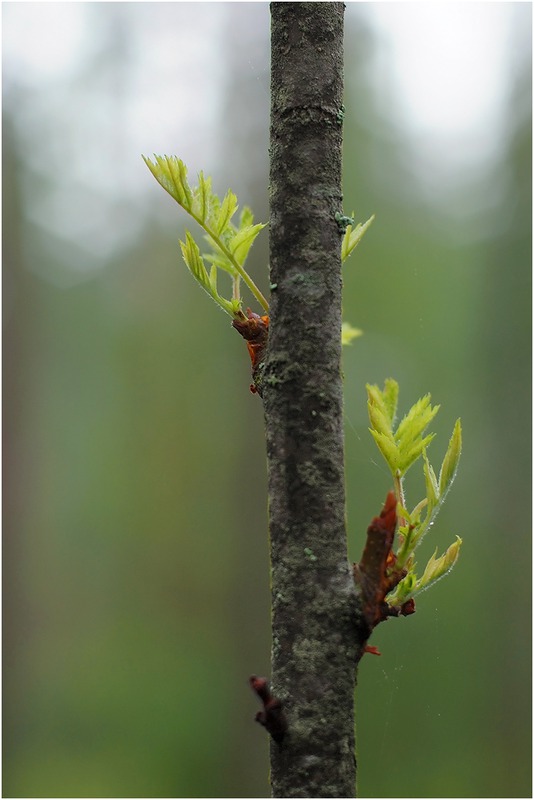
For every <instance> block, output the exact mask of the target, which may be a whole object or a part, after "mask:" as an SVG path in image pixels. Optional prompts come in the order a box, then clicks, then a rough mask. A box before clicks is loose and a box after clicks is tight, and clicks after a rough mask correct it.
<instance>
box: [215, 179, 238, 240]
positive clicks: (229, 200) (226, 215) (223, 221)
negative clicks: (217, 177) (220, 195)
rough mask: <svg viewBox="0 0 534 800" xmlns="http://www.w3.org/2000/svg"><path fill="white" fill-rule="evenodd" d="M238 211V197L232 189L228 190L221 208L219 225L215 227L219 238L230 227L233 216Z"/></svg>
mask: <svg viewBox="0 0 534 800" xmlns="http://www.w3.org/2000/svg"><path fill="white" fill-rule="evenodd" d="M236 211H237V197H236V196H235V194H234V193H233V192H232V190H231V189H228V191H227V192H226V194H225V196H224V200H223V201H222V203H221V208H220V211H219V217H218V219H217V223H216V226H215V231H216V233H217V235H218V236H220V235H221V234H222V233H223V232H224V231H225V230H226V228H227V227H228V223H229V222H230V220H231V219H232V217H233V215H234V214H235V212H236Z"/></svg>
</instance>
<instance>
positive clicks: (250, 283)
mask: <svg viewBox="0 0 534 800" xmlns="http://www.w3.org/2000/svg"><path fill="white" fill-rule="evenodd" d="M185 210H186V211H187V212H188V213H189V215H190V216H191V217H193V219H194V220H195V221H196V222H198V224H199V225H200V227H201V228H203V229H204V230H205V231H206V233H207V234H208V236H210V237H211V239H213V241H214V242H215V244H216V245H217V247H218V248H219V250H220V251H221V252H222V253H224V255H225V256H226V257H227V258H228V260H229V261H230V262H231V263H232V266H233V267H234V269H235V270H236V272H237V273H238V275H239V276H240V277H241V278H243V280H244V281H245V283H246V285H247V286H248V288H249V289H250V291H251V292H252V294H253V295H254V297H255V298H256V300H257V301H258V303H259V304H260V305H261V307H262V308H263V309H264V311H269V303H268V301H267V300H266V298H265V297H264V295H263V294H262V292H261V291H260V290H259V289H258V287H257V286H256V284H255V283H254V281H253V280H252V278H251V277H250V275H249V274H248V272H247V271H246V270H245V269H244V267H242V266H241V264H240V263H239V262H238V261H237V260H236V259H235V257H234V255H233V254H232V253H231V252H230V250H228V248H227V247H226V245H225V244H224V242H223V241H222V240H221V239H220V238H219V236H218V235H217V234H216V233H215V231H212V230H211V228H210V227H209V226H208V225H206V223H205V222H203V221H202V219H201V218H200V217H197V215H196V214H194V213H193V211H191V210H189V209H187V208H186V209H185ZM235 288H236V284H234V290H235ZM237 289H238V291H239V287H237Z"/></svg>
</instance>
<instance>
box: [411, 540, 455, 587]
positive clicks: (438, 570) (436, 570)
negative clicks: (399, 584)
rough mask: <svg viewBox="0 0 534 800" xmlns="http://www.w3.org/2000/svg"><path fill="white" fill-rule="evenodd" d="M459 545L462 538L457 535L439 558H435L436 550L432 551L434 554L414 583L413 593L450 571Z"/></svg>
mask: <svg viewBox="0 0 534 800" xmlns="http://www.w3.org/2000/svg"><path fill="white" fill-rule="evenodd" d="M461 546H462V540H461V539H460V537H459V536H457V537H456V541H455V542H454V543H453V544H451V546H450V547H449V548H448V549H447V551H446V552H445V553H443V555H442V556H440V557H439V558H436V552H437V550H435V551H434V554H433V555H432V556H431V557H430V559H429V561H428V564H427V565H426V567H425V571H424V572H423V575H422V576H421V578H420V579H419V580H418V581H417V583H416V586H415V589H414V594H415V593H416V592H421V591H423V590H424V589H428V587H429V586H430V585H431V584H433V583H436V581H439V579H440V578H442V577H443V576H444V575H446V574H447V572H450V571H451V569H452V568H453V567H454V565H455V564H456V562H457V561H458V557H459V555H460V547H461Z"/></svg>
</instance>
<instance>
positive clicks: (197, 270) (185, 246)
mask: <svg viewBox="0 0 534 800" xmlns="http://www.w3.org/2000/svg"><path fill="white" fill-rule="evenodd" d="M180 247H181V249H182V256H183V258H184V261H185V263H186V265H187V268H188V269H189V271H190V272H191V273H192V274H193V275H194V277H195V278H196V279H197V281H198V282H199V283H200V285H201V286H202V287H203V288H204V289H206V290H207V291H209V292H210V294H211V287H210V280H209V276H208V273H207V270H206V267H205V266H204V261H203V260H202V256H201V255H200V250H199V248H198V245H197V243H196V242H195V240H194V239H193V237H192V236H191V234H190V233H189V231H186V232H185V242H182V241H181V242H180Z"/></svg>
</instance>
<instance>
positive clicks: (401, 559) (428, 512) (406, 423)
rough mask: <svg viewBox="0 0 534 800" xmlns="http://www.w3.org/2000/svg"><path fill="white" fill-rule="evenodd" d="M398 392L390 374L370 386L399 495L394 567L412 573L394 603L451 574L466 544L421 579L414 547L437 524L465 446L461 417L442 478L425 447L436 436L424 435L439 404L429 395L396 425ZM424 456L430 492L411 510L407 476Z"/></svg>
mask: <svg viewBox="0 0 534 800" xmlns="http://www.w3.org/2000/svg"><path fill="white" fill-rule="evenodd" d="M398 394H399V386H398V384H397V382H396V381H394V380H392V379H391V378H389V379H388V380H386V382H385V384H384V389H379V387H378V386H370V385H368V386H367V398H368V399H367V407H368V412H369V420H370V422H371V428H370V432H371V434H372V436H373V438H374V440H375V442H376V444H377V446H378V449H379V450H380V452H381V453H382V455H383V456H384V458H385V460H386V463H387V465H388V467H389V468H390V470H391V474H392V476H393V483H394V487H395V494H396V497H397V515H398V518H399V529H398V539H399V549H398V551H397V553H396V554H395V555H396V564H395V569H402V568H405V569H407V571H408V572H407V575H406V577H405V578H403V579H402V580H401V582H400V583H399V584H398V585H397V586H396V587H395V589H394V590H393V591H392V592H391V593H390V594H389V595H388V596H387V598H386V599H387V602H388V603H389V604H390V605H399V604H402V603H404V602H405V601H406V600H408V599H410V598H411V597H413V595H415V594H416V593H417V592H420V591H422V590H423V589H427V588H428V587H429V586H430V585H431V584H432V583H435V582H436V581H437V580H439V578H441V577H442V576H443V575H445V574H446V573H447V572H449V570H451V569H452V567H453V566H454V564H455V563H456V561H457V559H458V555H459V551H460V545H461V543H462V540H461V539H460V538H459V537H456V542H455V543H454V544H452V545H451V546H450V547H449V548H448V550H447V551H446V552H445V553H444V554H443V555H442V556H440V557H439V558H436V554H434V555H433V556H432V558H431V559H430V560H429V562H428V564H427V565H426V567H425V570H424V571H423V574H422V576H421V577H420V578H417V575H416V573H415V560H414V552H415V548H416V547H417V546H418V545H419V544H420V543H421V541H422V539H423V536H424V535H425V533H426V532H427V531H428V529H429V528H430V526H431V525H432V523H433V521H434V519H435V517H436V514H437V513H438V511H439V509H440V507H441V505H442V503H443V501H444V499H445V496H446V494H447V492H448V491H449V489H450V487H451V484H452V482H453V480H454V477H455V475H456V471H457V469H458V462H459V460H460V454H461V450H462V428H461V424H460V420H457V421H456V423H455V425H454V429H453V432H452V436H451V438H450V441H449V445H448V447H447V452H446V453H445V457H444V459H443V462H442V464H441V469H440V471H439V478H437V477H436V473H435V472H434V469H433V468H432V465H431V464H430V462H429V460H428V457H427V454H426V448H427V447H428V445H429V444H430V442H431V441H432V439H433V438H434V434H432V433H431V434H427V435H424V434H425V431H426V429H427V428H428V426H429V424H430V423H431V422H432V420H433V419H434V417H435V416H436V414H437V412H438V410H439V406H432V405H431V403H430V395H425V396H424V397H422V398H421V399H420V400H418V401H417V402H416V403H415V404H414V405H413V406H412V407H411V409H410V410H409V411H408V413H407V414H406V415H405V416H404V418H403V419H402V420H401V422H400V423H399V425H398V426H397V427H396V428H395V415H396V409H397V401H398ZM420 457H422V459H423V474H424V479H425V489H426V496H425V497H424V498H423V499H422V500H420V501H419V503H417V505H416V506H415V507H414V509H413V510H412V511H411V512H409V511H408V509H407V505H406V500H405V497H404V487H403V479H404V476H405V474H406V472H407V471H408V469H409V468H410V467H411V466H412V464H414V463H415V461H417V460H418V459H419V458H420ZM423 513H424V516H423Z"/></svg>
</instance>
